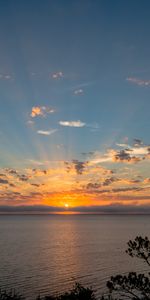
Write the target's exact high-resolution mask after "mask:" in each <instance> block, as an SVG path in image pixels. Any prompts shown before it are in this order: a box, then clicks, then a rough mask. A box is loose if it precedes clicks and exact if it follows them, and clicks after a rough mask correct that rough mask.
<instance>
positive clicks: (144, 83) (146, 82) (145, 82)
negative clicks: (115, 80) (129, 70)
mask: <svg viewBox="0 0 150 300" xmlns="http://www.w3.org/2000/svg"><path fill="white" fill-rule="evenodd" d="M127 81H129V82H131V83H134V84H137V85H139V86H149V85H150V80H144V79H139V78H136V77H128V78H127Z"/></svg>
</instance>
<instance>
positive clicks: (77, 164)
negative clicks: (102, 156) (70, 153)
mask: <svg viewBox="0 0 150 300" xmlns="http://www.w3.org/2000/svg"><path fill="white" fill-rule="evenodd" d="M64 164H65V166H66V169H67V172H68V173H69V172H71V171H72V169H75V171H76V174H78V175H81V174H83V171H84V169H85V167H86V166H87V162H83V161H79V160H77V159H73V160H72V162H68V161H65V162H64Z"/></svg>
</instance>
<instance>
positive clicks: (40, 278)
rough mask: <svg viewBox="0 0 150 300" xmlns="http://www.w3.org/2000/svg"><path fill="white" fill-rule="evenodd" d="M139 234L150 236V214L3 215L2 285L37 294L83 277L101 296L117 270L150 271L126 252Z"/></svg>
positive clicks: (0, 242)
mask: <svg viewBox="0 0 150 300" xmlns="http://www.w3.org/2000/svg"><path fill="white" fill-rule="evenodd" d="M137 235H142V236H143V237H145V236H148V237H149V238H150V216H149V215H1V216H0V288H1V289H7V291H9V290H11V289H15V291H16V292H18V293H21V294H22V295H23V296H25V297H26V299H35V298H36V296H38V295H39V294H40V295H41V296H43V295H49V294H51V295H56V294H58V293H62V292H64V291H68V290H69V289H71V288H72V287H73V286H74V284H75V282H79V283H81V284H83V285H84V286H87V287H92V288H93V290H94V291H95V293H96V295H97V296H100V295H102V294H103V293H107V288H106V283H107V281H108V280H109V279H110V277H111V276H112V275H117V274H127V273H128V272H130V271H137V272H147V271H148V266H147V265H146V264H145V263H144V262H142V261H141V260H140V259H138V258H131V257H130V256H128V254H126V252H125V250H126V249H127V242H128V241H129V239H134V238H135V237H136V236H137Z"/></svg>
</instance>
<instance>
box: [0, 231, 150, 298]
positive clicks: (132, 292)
mask: <svg viewBox="0 0 150 300" xmlns="http://www.w3.org/2000/svg"><path fill="white" fill-rule="evenodd" d="M127 245H128V248H127V250H126V253H127V254H128V255H129V256H131V257H133V258H134V257H137V258H139V259H140V260H142V261H143V263H146V264H147V265H148V266H149V267H150V240H149V239H148V237H142V236H137V237H136V238H135V239H134V240H130V241H129V242H128V243H127ZM106 286H107V288H108V293H106V294H105V295H102V296H100V298H97V297H96V296H95V293H94V291H93V290H92V289H91V288H89V287H84V286H83V285H81V284H80V283H75V285H74V287H73V288H72V289H71V290H70V291H68V292H65V293H63V294H61V295H58V296H53V295H47V296H42V297H41V296H40V295H39V296H37V297H36V298H35V299H36V300H98V299H100V300H121V299H122V300H125V299H131V300H141V299H142V300H150V273H149V272H147V273H146V274H143V273H142V274H141V273H137V272H129V273H128V274H127V275H120V274H118V275H116V276H111V278H110V280H109V281H107V283H106ZM24 299H25V298H24V297H23V296H22V295H20V294H18V293H16V292H15V290H14V291H10V292H7V291H4V290H0V300H24Z"/></svg>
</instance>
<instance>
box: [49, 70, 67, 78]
mask: <svg viewBox="0 0 150 300" xmlns="http://www.w3.org/2000/svg"><path fill="white" fill-rule="evenodd" d="M63 76H64V75H63V72H62V71H59V72H56V73H53V74H52V78H53V79H59V78H62V77H63Z"/></svg>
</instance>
